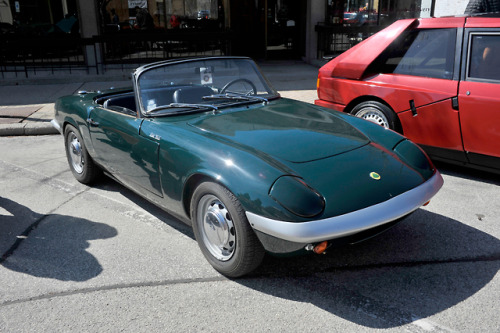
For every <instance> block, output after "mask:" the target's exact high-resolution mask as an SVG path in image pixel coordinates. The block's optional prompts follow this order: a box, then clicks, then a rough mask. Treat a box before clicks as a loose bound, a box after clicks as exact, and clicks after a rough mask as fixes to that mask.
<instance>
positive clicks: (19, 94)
mask: <svg viewBox="0 0 500 333" xmlns="http://www.w3.org/2000/svg"><path fill="white" fill-rule="evenodd" d="M259 66H260V68H261V70H262V71H263V72H264V75H265V76H266V77H267V78H268V80H269V81H270V82H271V83H272V84H273V86H274V87H275V88H276V89H277V90H278V91H279V92H280V93H281V95H282V96H283V97H287V98H292V99H297V100H300V101H304V102H308V103H313V102H314V100H315V99H316V98H317V97H316V96H317V95H316V80H317V77H318V67H315V66H312V65H308V64H305V63H303V62H301V61H293V60H285V61H266V62H261V63H259ZM127 86H128V87H130V86H132V81H131V79H130V75H129V74H127V73H123V74H120V75H117V74H113V75H106V74H104V75H100V76H96V75H88V76H85V75H79V76H75V75H64V74H58V75H53V76H51V77H40V78H39V79H38V80H37V78H30V79H29V80H28V79H26V80H22V79H20V80H10V81H5V80H4V81H3V82H2V84H0V136H18V135H47V134H59V132H58V131H57V130H56V129H55V128H54V127H52V125H51V124H50V121H51V120H52V119H53V117H54V103H55V101H56V99H57V98H59V97H61V96H65V95H71V94H74V93H76V92H78V91H80V90H88V91H89V90H105V89H109V88H111V87H115V88H119V87H127Z"/></svg>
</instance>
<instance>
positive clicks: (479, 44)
mask: <svg viewBox="0 0 500 333" xmlns="http://www.w3.org/2000/svg"><path fill="white" fill-rule="evenodd" d="M468 66H469V67H468V78H472V79H483V80H500V35H492V34H488V35H487V34H483V35H480V34H474V35H472V36H471V39H470V50H469V63H468Z"/></svg>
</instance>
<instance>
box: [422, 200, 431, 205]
mask: <svg viewBox="0 0 500 333" xmlns="http://www.w3.org/2000/svg"><path fill="white" fill-rule="evenodd" d="M430 202H431V201H430V200H429V201H427V202H426V203H424V204H423V206H427V205H428V204H429V203H430Z"/></svg>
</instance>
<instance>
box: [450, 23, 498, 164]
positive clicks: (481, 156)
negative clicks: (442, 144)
mask: <svg viewBox="0 0 500 333" xmlns="http://www.w3.org/2000/svg"><path fill="white" fill-rule="evenodd" d="M466 41H467V43H466V45H465V47H464V52H466V54H467V57H466V62H464V68H463V69H464V70H463V76H462V78H463V80H462V81H461V83H460V89H459V109H460V123H461V127H462V136H463V142H464V148H465V151H467V152H468V154H467V156H468V159H469V161H470V162H471V163H473V164H480V165H486V166H489V167H495V168H498V169H500V159H498V158H499V157H500V28H489V29H480V28H473V29H466Z"/></svg>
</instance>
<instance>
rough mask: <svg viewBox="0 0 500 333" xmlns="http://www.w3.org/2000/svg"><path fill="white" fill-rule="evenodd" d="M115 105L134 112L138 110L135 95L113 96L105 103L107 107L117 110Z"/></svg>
mask: <svg viewBox="0 0 500 333" xmlns="http://www.w3.org/2000/svg"><path fill="white" fill-rule="evenodd" d="M113 106H115V107H116V106H117V107H120V108H125V109H128V110H130V111H133V112H135V111H137V106H136V104H135V97H134V95H122V96H117V97H112V98H110V99H108V100H107V101H106V102H105V103H104V107H105V108H109V109H112V110H116V108H113ZM118 111H120V110H118Z"/></svg>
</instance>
